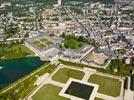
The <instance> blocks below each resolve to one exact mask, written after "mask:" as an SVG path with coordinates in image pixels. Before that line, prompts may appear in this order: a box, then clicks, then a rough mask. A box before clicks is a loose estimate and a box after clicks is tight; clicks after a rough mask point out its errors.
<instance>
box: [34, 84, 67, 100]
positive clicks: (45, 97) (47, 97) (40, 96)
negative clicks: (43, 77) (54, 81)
mask: <svg viewBox="0 0 134 100" xmlns="http://www.w3.org/2000/svg"><path fill="white" fill-rule="evenodd" d="M61 89H62V88H61V87H58V86H55V85H51V84H47V85H44V86H43V87H41V89H40V90H39V91H37V93H36V94H35V95H34V96H33V97H32V98H33V100H69V99H67V98H65V97H61V96H59V95H58V94H59V92H60V90H61Z"/></svg>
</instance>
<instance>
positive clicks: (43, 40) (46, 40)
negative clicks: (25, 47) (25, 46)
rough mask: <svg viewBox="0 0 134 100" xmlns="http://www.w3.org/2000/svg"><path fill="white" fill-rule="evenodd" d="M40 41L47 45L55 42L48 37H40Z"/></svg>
mask: <svg viewBox="0 0 134 100" xmlns="http://www.w3.org/2000/svg"><path fill="white" fill-rule="evenodd" d="M39 41H41V42H43V43H44V44H46V45H51V44H53V42H52V41H50V40H48V39H46V38H43V39H40V40H39Z"/></svg>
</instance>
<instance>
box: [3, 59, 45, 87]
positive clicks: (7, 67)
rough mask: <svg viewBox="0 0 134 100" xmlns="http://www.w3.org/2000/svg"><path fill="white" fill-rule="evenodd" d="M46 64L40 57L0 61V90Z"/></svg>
mask: <svg viewBox="0 0 134 100" xmlns="http://www.w3.org/2000/svg"><path fill="white" fill-rule="evenodd" d="M44 63H45V62H43V61H41V60H40V58H39V57H25V58H22V59H16V60H0V89H2V88H4V87H5V86H7V85H9V84H10V83H12V82H14V81H16V80H17V79H19V78H21V77H23V76H24V75H27V74H28V73H30V72H32V71H33V70H35V69H37V68H38V67H40V66H41V65H43V64H44Z"/></svg>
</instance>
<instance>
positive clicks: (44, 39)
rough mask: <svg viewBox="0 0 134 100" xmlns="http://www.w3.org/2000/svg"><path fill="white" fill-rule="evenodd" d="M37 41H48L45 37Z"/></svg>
mask: <svg viewBox="0 0 134 100" xmlns="http://www.w3.org/2000/svg"><path fill="white" fill-rule="evenodd" d="M39 41H41V42H46V41H48V40H47V39H46V38H43V39H40V40H39Z"/></svg>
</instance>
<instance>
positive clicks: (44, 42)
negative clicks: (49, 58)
mask: <svg viewBox="0 0 134 100" xmlns="http://www.w3.org/2000/svg"><path fill="white" fill-rule="evenodd" d="M33 44H34V45H35V46H37V47H38V48H40V49H42V48H45V47H47V46H49V45H52V44H53V42H52V41H50V40H48V39H46V38H43V39H39V40H36V41H34V42H33Z"/></svg>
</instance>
